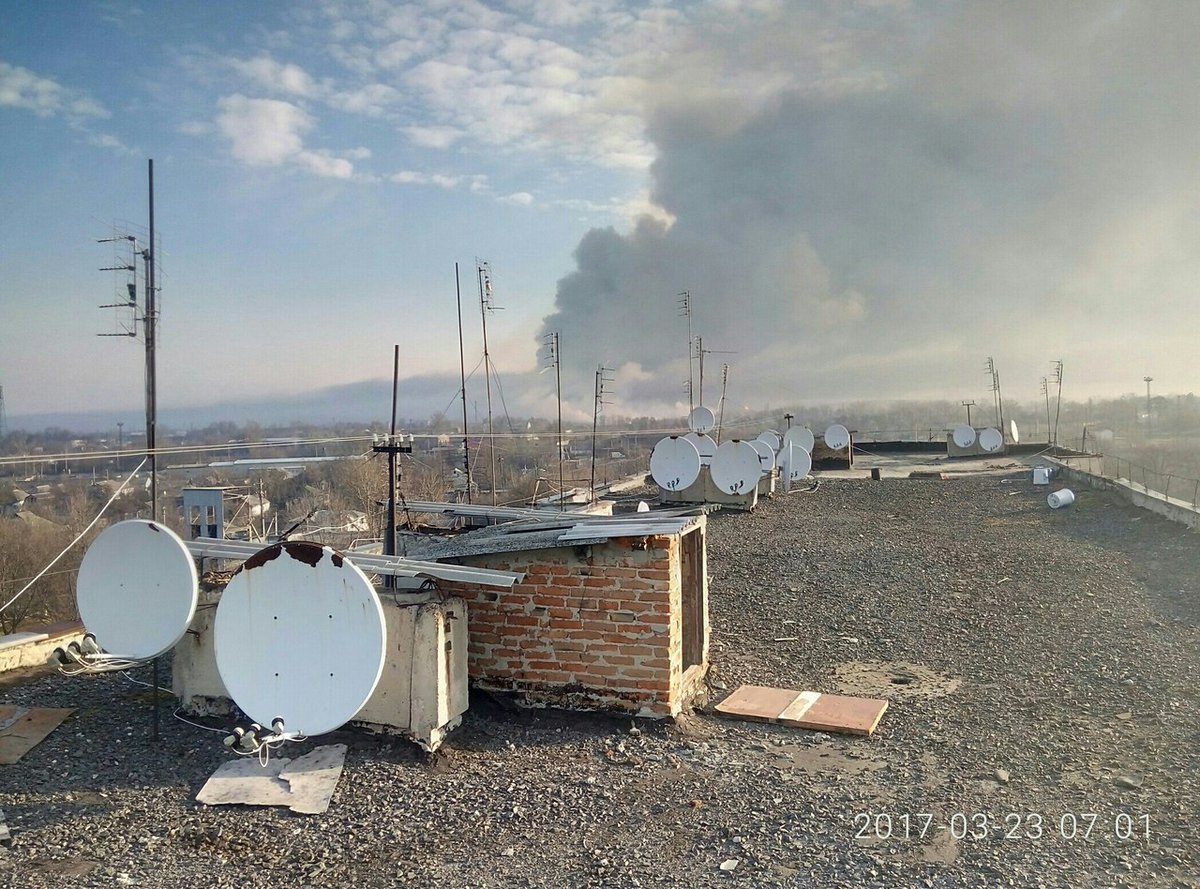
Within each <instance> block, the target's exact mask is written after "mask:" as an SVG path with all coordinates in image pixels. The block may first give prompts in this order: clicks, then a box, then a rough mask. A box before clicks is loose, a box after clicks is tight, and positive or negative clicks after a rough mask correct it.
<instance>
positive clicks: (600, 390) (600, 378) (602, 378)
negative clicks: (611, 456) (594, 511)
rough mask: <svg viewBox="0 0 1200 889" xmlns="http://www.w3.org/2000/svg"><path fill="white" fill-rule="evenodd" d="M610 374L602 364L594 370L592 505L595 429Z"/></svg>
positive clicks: (594, 494)
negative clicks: (605, 385)
mask: <svg viewBox="0 0 1200 889" xmlns="http://www.w3.org/2000/svg"><path fill="white" fill-rule="evenodd" d="M611 372H612V369H611V368H607V367H605V366H604V365H603V364H601V365H600V366H599V367H597V368H596V403H595V406H594V407H593V409H592V481H591V491H592V495H591V497H592V499H591V502H592V503H595V502H596V427H597V425H598V423H599V420H600V409H601V405H603V404H604V403H605V402H604V394H605V391H604V384H605V383H611V382H612V381H613V378H612V377H610V376H607V374H609V373H611Z"/></svg>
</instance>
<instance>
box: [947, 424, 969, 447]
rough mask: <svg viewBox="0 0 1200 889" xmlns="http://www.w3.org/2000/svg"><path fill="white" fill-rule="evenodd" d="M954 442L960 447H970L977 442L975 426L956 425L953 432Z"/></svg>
mask: <svg viewBox="0 0 1200 889" xmlns="http://www.w3.org/2000/svg"><path fill="white" fill-rule="evenodd" d="M951 436H952V437H953V438H954V443H955V444H956V445H958V446H959V447H960V448H969V447H970V446H971V445H973V444H975V428H974V427H973V426H955V427H954V432H953V433H951Z"/></svg>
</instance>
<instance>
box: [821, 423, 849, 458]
mask: <svg viewBox="0 0 1200 889" xmlns="http://www.w3.org/2000/svg"><path fill="white" fill-rule="evenodd" d="M849 444H850V430H849V429H847V428H846V427H845V426H843V425H842V424H841V423H834V424H833V425H832V426H830V427H829V428H828V429H826V430H825V446H826V447H827V448H829V449H830V450H833V451H840V450H843V449H845V448H846V447H848V446H849Z"/></svg>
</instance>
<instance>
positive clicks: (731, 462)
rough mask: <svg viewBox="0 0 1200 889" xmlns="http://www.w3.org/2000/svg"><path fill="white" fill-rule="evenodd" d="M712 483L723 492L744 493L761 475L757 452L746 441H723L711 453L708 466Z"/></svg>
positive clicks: (752, 486) (754, 484) (760, 464)
mask: <svg viewBox="0 0 1200 889" xmlns="http://www.w3.org/2000/svg"><path fill="white" fill-rule="evenodd" d="M709 471H710V474H711V476H712V481H713V485H715V486H716V488H717V490H719V491H721V492H722V493H724V494H745V493H748V492H749V491H751V490H753V489H754V487H755V486H756V485H757V484H758V478H759V476H760V475H762V463H761V462H760V461H759V459H758V452H757V451H756V450H754V448H753V447H751V446H750V443H749V442H747V441H738V440H737V439H734V440H732V441H725V442H722V443H721V446H720V447H718V448H717V452H716V454H714V455H713V460H712V466H711V468H710V470H709Z"/></svg>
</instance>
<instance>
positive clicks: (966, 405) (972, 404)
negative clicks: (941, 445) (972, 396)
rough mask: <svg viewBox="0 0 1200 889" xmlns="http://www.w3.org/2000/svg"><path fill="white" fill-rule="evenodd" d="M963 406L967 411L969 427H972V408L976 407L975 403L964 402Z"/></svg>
mask: <svg viewBox="0 0 1200 889" xmlns="http://www.w3.org/2000/svg"><path fill="white" fill-rule="evenodd" d="M962 406H963V407H965V408H966V409H967V425H968V426H970V425H971V408H973V407H974V406H975V402H974V401H964V402H963V403H962Z"/></svg>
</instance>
